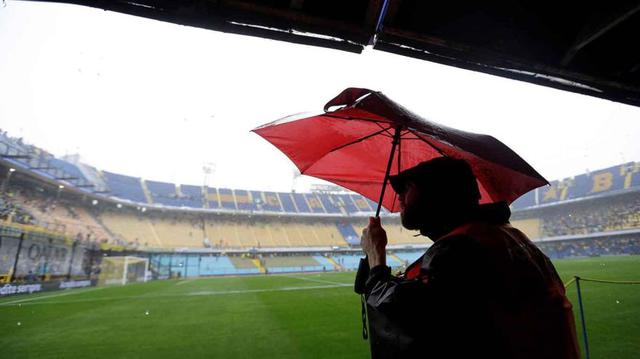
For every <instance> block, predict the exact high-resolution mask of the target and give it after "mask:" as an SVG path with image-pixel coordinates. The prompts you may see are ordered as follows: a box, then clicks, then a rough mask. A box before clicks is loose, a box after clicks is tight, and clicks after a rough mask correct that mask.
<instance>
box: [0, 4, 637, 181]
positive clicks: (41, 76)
mask: <svg viewBox="0 0 640 359" xmlns="http://www.w3.org/2000/svg"><path fill="white" fill-rule="evenodd" d="M0 54H2V55H0V128H2V129H3V130H7V131H9V134H10V135H13V136H18V137H23V138H24V139H25V141H27V142H28V143H31V144H34V145H36V146H38V147H41V148H43V149H45V150H48V151H50V152H51V153H53V154H55V155H57V156H61V155H65V154H75V153H79V154H80V156H81V158H82V159H83V161H84V162H86V163H88V164H90V165H93V166H95V167H97V168H99V169H102V170H107V171H111V172H116V173H122V174H127V175H132V176H139V177H143V178H145V179H151V180H159V181H166V182H174V183H182V184H202V183H203V172H202V167H203V164H205V163H214V164H215V172H214V174H213V176H212V177H211V178H210V179H209V181H208V184H209V185H211V186H217V187H231V188H245V189H258V190H279V191H288V190H291V188H292V178H293V173H294V167H293V165H292V164H291V163H290V162H289V160H288V159H286V157H284V155H282V154H281V153H280V152H279V151H278V150H276V149H275V148H274V147H272V146H271V145H269V144H268V143H266V142H265V141H264V140H262V139H261V138H259V137H258V136H257V135H255V134H253V133H250V132H249V130H250V129H252V128H254V127H256V126H258V125H261V124H263V123H266V122H269V121H272V120H275V119H278V118H280V117H284V116H286V115H290V114H293V113H297V112H304V111H319V110H321V109H322V106H323V105H324V103H325V102H326V101H328V100H329V99H331V98H332V97H333V96H335V95H336V94H337V93H339V92H340V91H342V90H343V89H344V88H346V87H367V88H371V89H375V90H380V91H382V92H384V93H385V94H386V95H388V96H389V97H390V98H392V99H393V100H395V101H397V102H399V103H401V104H403V105H405V106H406V107H408V108H410V109H412V110H413V111H414V112H416V113H419V114H421V115H422V116H424V117H427V118H429V119H431V120H433V121H436V122H439V123H442V124H445V125H447V126H452V127H456V128H460V129H463V130H466V131H472V132H479V133H487V134H491V135H493V136H494V137H496V138H498V139H500V140H501V141H503V142H504V143H505V144H507V145H508V146H510V147H512V148H513V149H514V150H515V151H516V152H518V153H519V154H520V155H521V156H522V157H523V158H524V159H526V160H527V161H528V162H529V163H531V164H532V165H533V166H534V167H535V168H536V169H537V170H538V171H539V172H540V173H541V174H542V175H543V176H545V177H546V178H547V179H549V180H554V179H559V178H564V177H567V176H572V175H577V174H580V173H583V172H585V171H586V170H596V169H600V168H605V167H609V166H612V165H616V164H620V163H623V162H626V161H640V145H638V143H637V139H638V138H640V108H636V107H631V106H628V105H623V104H618V103H613V102H609V101H605V100H600V99H596V98H591V97H587V96H582V95H577V94H573V93H568V92H562V91H558V90H553V89H549V88H545V87H541V86H535V85H531V84H527V83H522V82H517V81H513V80H508V79H504V78H498V77H493V76H489V75H485V74H479V73H474V72H471V71H466V70H460V69H457V68H452V67H446V66H442V65H438V64H433V63H429V62H426V61H422V60H415V59H410V58H405V57H401V56H396V55H392V54H388V53H383V52H378V51H373V50H370V49H369V50H366V51H365V52H364V53H363V54H361V55H357V54H352V53H346V52H340V51H336V50H329V49H324V48H316V47H310V46H304V45H294V44H289V43H283V42H277V41H272V40H266V39H260V38H252V37H243V36H238V35H229V34H224V33H219V32H213V31H208V30H202V29H196V28H190V27H184V26H178V25H173V24H168V23H163V22H157V21H152V20H147V19H142V18H136V17H132V16H128V15H122V14H118V13H113V12H105V11H101V10H98V9H93V8H85V7H79V6H72V5H61V4H51V3H31V2H19V1H7V3H6V6H5V7H0ZM317 182H320V181H314V180H310V179H302V180H299V181H298V183H297V188H298V190H304V189H306V188H307V187H308V185H309V183H317Z"/></svg>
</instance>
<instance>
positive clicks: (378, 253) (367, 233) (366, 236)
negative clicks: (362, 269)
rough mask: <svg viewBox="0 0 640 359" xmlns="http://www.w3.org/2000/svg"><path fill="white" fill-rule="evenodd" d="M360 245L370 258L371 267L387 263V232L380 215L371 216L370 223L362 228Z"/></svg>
mask: <svg viewBox="0 0 640 359" xmlns="http://www.w3.org/2000/svg"><path fill="white" fill-rule="evenodd" d="M360 245H361V246H362V250H363V251H364V253H365V254H366V255H367V258H368V260H369V268H373V267H375V266H378V265H386V264H387V253H386V247H387V232H386V231H385V230H384V228H382V223H381V221H380V217H369V225H368V226H367V227H365V228H364V229H363V230H362V236H361V237H360Z"/></svg>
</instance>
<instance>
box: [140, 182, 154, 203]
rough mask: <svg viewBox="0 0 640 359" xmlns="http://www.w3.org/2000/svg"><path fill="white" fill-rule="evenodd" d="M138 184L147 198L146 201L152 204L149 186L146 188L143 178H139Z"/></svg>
mask: <svg viewBox="0 0 640 359" xmlns="http://www.w3.org/2000/svg"><path fill="white" fill-rule="evenodd" d="M140 185H141V186H142V192H144V197H145V198H146V199H147V203H149V204H153V198H152V197H151V192H149V188H147V182H145V180H143V179H140Z"/></svg>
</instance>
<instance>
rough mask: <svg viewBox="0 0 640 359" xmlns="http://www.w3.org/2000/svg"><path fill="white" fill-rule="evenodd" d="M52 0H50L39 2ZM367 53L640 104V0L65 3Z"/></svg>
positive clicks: (89, 0) (124, 0)
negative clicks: (368, 49)
mask: <svg viewBox="0 0 640 359" xmlns="http://www.w3.org/2000/svg"><path fill="white" fill-rule="evenodd" d="M32 1H51V0H32ZM54 2H62V3H71V4H78V5H86V6H91V7H95V8H100V9H105V10H111V11H117V12H121V13H126V14H131V15H136V16H142V17H146V18H151V19H156V20H161V21H167V22H172V23H176V24H182V25H188V26H195V27H201V28H206V29H212V30H216V31H222V32H228V33H236V34H243V35H250V36H258V37H263V38H270V39H275V40H282V41H288V42H292V43H298V44H306V45H313V46H322V47H327V48H333V49H339V50H344V51H351V52H356V53H359V52H361V51H362V50H363V49H364V47H365V46H369V45H372V46H373V48H374V49H377V50H381V51H387V52H391V53H396V54H400V55H404V56H410V57H415V58H420V59H424V60H428V61H433V62H437V63H441V64H445V65H450V66H456V67H459V68H464V69H469V70H473V71H480V72H484V73H488V74H493V75H497V76H502V77H507V78H511V79H516V80H521V81H526V82H531V83H535V84H539V85H544V86H548V87H553V88H557V89H562V90H567V91H572V92H576V93H581V94H586V95H591V96H595V97H600V98H603V99H608V100H612V101H617V102H622V103H626V104H630V105H634V106H640V48H639V47H638V46H635V43H636V41H637V40H636V36H637V34H638V33H640V1H638V0H621V1H609V2H601V1H600V2H584V1H582V2H578V1H569V2H553V3H551V2H545V1H543V2H540V1H534V0H511V1H506V0H503V1H493V2H482V1H463V2H459V1H454V2H446V1H439V2H432V1H420V0H349V1H342V0H135V1H129V0H56V1H54Z"/></svg>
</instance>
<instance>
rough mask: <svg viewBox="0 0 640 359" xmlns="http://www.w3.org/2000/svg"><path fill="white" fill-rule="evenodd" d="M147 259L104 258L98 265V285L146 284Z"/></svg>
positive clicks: (130, 257) (127, 257)
mask: <svg viewBox="0 0 640 359" xmlns="http://www.w3.org/2000/svg"><path fill="white" fill-rule="evenodd" d="M148 272H149V259H147V258H140V257H132V256H124V257H104V258H102V263H101V264H100V275H99V276H98V284H122V285H125V284H128V283H142V282H146V281H147V278H148Z"/></svg>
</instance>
